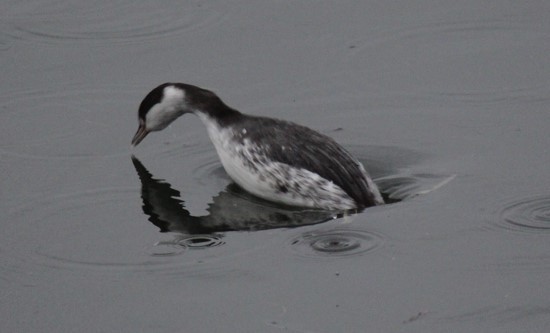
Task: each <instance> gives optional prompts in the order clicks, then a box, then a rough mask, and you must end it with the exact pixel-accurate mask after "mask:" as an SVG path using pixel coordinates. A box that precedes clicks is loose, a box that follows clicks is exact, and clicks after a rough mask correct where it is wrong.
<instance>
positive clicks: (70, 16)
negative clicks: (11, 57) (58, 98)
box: [5, 0, 227, 43]
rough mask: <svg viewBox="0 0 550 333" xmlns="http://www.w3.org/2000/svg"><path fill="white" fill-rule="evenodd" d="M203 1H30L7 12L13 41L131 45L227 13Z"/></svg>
mask: <svg viewBox="0 0 550 333" xmlns="http://www.w3.org/2000/svg"><path fill="white" fill-rule="evenodd" d="M216 5H217V4H215V3H205V2H203V1H187V2H184V3H183V2H181V1H175V0H172V1H169V2H163V3H162V5H159V3H158V2H156V1H151V0H149V1H140V2H139V3H135V2H130V1H101V2H100V3H98V1H81V2H79V3H77V4H75V3H68V2H66V1H55V0H50V1H32V2H26V3H25V5H21V4H18V5H17V6H14V8H13V9H11V10H9V9H8V14H9V15H6V17H5V19H6V21H7V24H9V25H10V26H11V31H10V33H11V34H13V35H14V37H15V38H21V39H33V40H38V41H42V42H50V43H51V42H64V41H65V42H68V41H69V42H70V41H75V40H76V41H78V40H82V41H94V40H97V41H110V42H129V41H135V40H144V39H150V38H158V37H161V36H167V35H168V36H169V35H173V34H177V33H182V32H189V31H194V30H197V29H203V28H206V27H209V26H213V25H217V24H219V23H220V22H221V21H223V17H224V15H225V13H226V12H227V10H221V9H219V8H216Z"/></svg>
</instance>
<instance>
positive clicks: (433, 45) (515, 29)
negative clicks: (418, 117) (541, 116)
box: [347, 17, 550, 106]
mask: <svg viewBox="0 0 550 333" xmlns="http://www.w3.org/2000/svg"><path fill="white" fill-rule="evenodd" d="M545 39H546V32H545V31H544V29H543V28H542V26H541V25H539V24H536V21H534V20H526V19H524V18H521V17H511V18H510V19H507V20H504V19H496V20H475V19H469V20H452V19H446V20H443V21H442V20H441V19H437V20H435V21H427V22H425V23H423V24H421V25H401V26H399V28H398V29H395V28H393V26H392V27H391V28H389V29H384V30H380V31H373V33H372V34H369V37H368V39H364V40H361V41H357V42H354V43H353V44H354V45H357V47H354V48H353V49H351V50H350V52H349V58H348V59H347V63H348V65H349V73H350V75H352V76H355V75H358V76H359V77H363V76H364V75H365V74H364V73H363V72H361V71H358V70H357V69H358V68H372V67H371V66H368V64H366V65H362V63H363V62H364V61H365V60H368V61H369V62H372V59H373V57H376V53H377V52H378V51H377V50H381V49H383V50H385V52H386V53H388V52H389V53H406V54H411V57H407V58H406V59H407V61H406V62H403V63H399V62H396V63H392V69H391V70H392V71H393V70H395V71H397V72H399V71H400V70H401V69H400V66H406V67H405V68H407V70H410V66H411V65H410V64H411V63H413V64H414V66H412V67H413V68H414V71H418V75H420V76H422V77H423V83H422V84H421V85H419V84H418V82H416V81H407V80H401V81H400V83H399V84H403V85H404V87H403V88H402V89H399V90H398V91H396V93H398V94H399V96H400V99H402V101H401V103H406V104H407V105H409V104H408V103H410V102H414V101H422V102H424V103H430V104H434V105H438V106H440V105H442V104H443V105H446V106H449V105H464V104H473V105H479V104H483V105H487V104H494V105H509V104H510V103H541V102H547V101H548V100H549V99H550V98H549V97H548V96H549V92H550V91H549V88H548V79H547V77H545V76H544V75H543V74H542V73H541V71H540V69H539V67H538V66H535V65H534V63H531V62H529V61H524V62H518V61H517V59H522V58H525V57H537V56H538V54H540V56H541V57H543V56H544V54H546V53H547V52H546V50H545V49H544V48H543V47H541V45H544V43H543V41H544V40H545ZM502 49H505V50H507V52H499V51H498V50H502ZM525 50H530V51H529V52H528V53H526V52H525ZM428 52H429V53H428ZM425 54H438V55H439V59H441V61H440V60H435V61H434V57H426V56H425ZM367 55H368V56H367ZM472 59H475V62H472ZM511 64H512V65H511ZM475 68H483V71H475ZM432 73H438V75H433V74H432ZM369 74H371V75H372V73H369ZM384 74H385V77H390V75H388V74H392V73H391V72H389V73H384ZM380 75H382V74H380ZM441 76H452V77H453V78H454V80H453V82H449V83H448V84H441V82H442V81H441ZM400 78H401V77H400ZM392 97H393V98H394V99H395V96H392Z"/></svg>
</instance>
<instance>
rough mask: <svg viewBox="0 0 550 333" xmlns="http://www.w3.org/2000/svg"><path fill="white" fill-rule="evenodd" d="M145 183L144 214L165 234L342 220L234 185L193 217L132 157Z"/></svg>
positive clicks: (172, 191) (168, 188)
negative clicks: (255, 195)
mask: <svg viewBox="0 0 550 333" xmlns="http://www.w3.org/2000/svg"><path fill="white" fill-rule="evenodd" d="M132 163H133V164H134V167H135V168H136V171H137V173H138V176H139V179H140V180H141V198H142V200H143V212H144V213H145V214H146V215H148V216H149V221H150V222H151V223H153V224H154V225H155V226H157V227H158V228H159V229H160V231H161V232H169V231H172V232H179V233H182V234H186V235H199V234H214V233H218V232H225V231H237V230H246V231H251V230H265V229H273V228H291V227H298V226H304V225H311V224H316V223H321V222H325V221H328V220H332V219H335V218H337V217H340V216H341V215H342V214H341V213H339V212H334V211H332V212H329V211H323V210H316V209H303V208H295V207H286V206H281V205H277V204H274V203H271V202H266V201H263V200H261V199H258V198H256V197H253V196H251V195H249V194H248V193H246V192H244V191H243V190H241V189H240V188H239V187H238V186H237V185H235V184H230V185H228V186H227V187H226V189H225V190H224V191H222V192H220V193H219V194H218V195H217V196H215V197H213V198H212V201H213V202H212V203H210V204H209V207H208V209H207V211H208V213H209V214H208V215H205V216H192V215H191V214H190V213H189V211H188V210H187V209H185V202H184V201H183V200H182V199H181V194H180V192H179V191H177V190H175V189H173V188H172V186H171V185H170V184H169V183H168V182H166V181H165V180H161V179H156V178H153V175H152V174H151V173H150V172H149V171H148V170H147V169H146V168H145V166H144V165H143V164H142V163H141V162H140V161H139V160H138V159H137V158H136V157H135V156H132Z"/></svg>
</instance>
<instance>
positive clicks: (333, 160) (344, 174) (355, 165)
mask: <svg viewBox="0 0 550 333" xmlns="http://www.w3.org/2000/svg"><path fill="white" fill-rule="evenodd" d="M258 120H259V121H258ZM243 125H244V126H246V125H247V124H246V123H244V124H243ZM246 128H247V137H248V138H249V139H250V140H251V142H254V144H257V145H258V146H259V148H260V149H259V150H260V151H263V152H264V153H265V154H266V155H267V154H268V155H269V157H270V158H271V159H273V160H274V161H276V162H280V163H284V164H287V165H290V166H293V167H298V168H303V169H306V170H308V171H311V172H314V173H317V174H319V175H320V176H321V177H323V178H325V179H327V180H329V181H332V182H333V183H334V184H336V185H338V186H339V187H340V188H342V189H343V190H344V191H345V192H346V193H347V194H348V195H349V196H350V197H352V198H353V199H354V200H355V201H356V202H357V203H358V204H359V205H366V206H370V205H373V203H374V202H375V199H374V195H373V193H372V191H371V190H370V189H369V185H368V183H367V177H368V175H367V174H366V172H365V169H364V168H363V166H362V165H361V163H360V162H359V161H358V160H357V159H355V158H354V157H353V156H352V155H351V154H350V153H348V152H347V151H346V150H345V149H344V148H343V147H342V146H340V145H339V144H338V143H336V141H334V140H333V139H332V138H330V137H328V136H325V135H323V134H320V133H318V132H315V131H313V130H311V129H309V128H307V127H304V126H301V125H297V124H294V123H291V122H287V121H282V120H276V119H270V118H260V117H257V118H256V121H255V122H254V126H252V124H250V126H247V127H246Z"/></svg>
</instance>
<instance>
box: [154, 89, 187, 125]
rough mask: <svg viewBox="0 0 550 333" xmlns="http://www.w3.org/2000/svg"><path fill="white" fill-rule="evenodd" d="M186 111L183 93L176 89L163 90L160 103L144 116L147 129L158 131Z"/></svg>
mask: <svg viewBox="0 0 550 333" xmlns="http://www.w3.org/2000/svg"><path fill="white" fill-rule="evenodd" d="M186 109H187V107H186V103H185V92H184V91H183V90H181V89H178V88H176V87H172V86H168V87H166V88H164V91H163V97H162V101H161V102H160V103H158V104H156V105H155V106H153V107H152V108H151V109H150V110H149V112H147V115H146V116H145V123H146V126H147V129H148V130H150V131H160V130H162V129H164V128H166V126H168V125H170V123H171V122H173V121H174V120H176V118H178V117H179V116H181V115H182V114H183V113H184V112H185V110H186Z"/></svg>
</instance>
